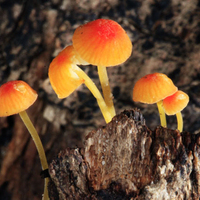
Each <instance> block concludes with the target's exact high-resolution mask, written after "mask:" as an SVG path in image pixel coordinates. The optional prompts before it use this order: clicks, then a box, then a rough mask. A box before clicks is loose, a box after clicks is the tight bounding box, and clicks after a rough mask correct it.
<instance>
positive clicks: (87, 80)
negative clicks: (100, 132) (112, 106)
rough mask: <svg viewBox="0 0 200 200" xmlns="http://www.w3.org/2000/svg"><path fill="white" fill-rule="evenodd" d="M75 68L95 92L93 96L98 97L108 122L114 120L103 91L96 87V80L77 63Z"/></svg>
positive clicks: (91, 90) (92, 91)
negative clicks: (102, 93)
mask: <svg viewBox="0 0 200 200" xmlns="http://www.w3.org/2000/svg"><path fill="white" fill-rule="evenodd" d="M74 70H75V72H76V74H77V75H78V76H79V77H81V78H83V79H84V80H85V85H86V86H87V87H88V89H89V90H90V92H91V93H92V94H93V96H94V97H95V98H96V100H97V103H98V105H99V108H100V110H101V112H102V114H103V117H104V119H105V121H106V123H108V122H110V121H111V120H112V116H111V114H110V113H109V111H108V107H107V105H106V103H105V101H104V99H103V97H102V95H101V93H100V92H99V90H98V88H97V87H96V85H95V84H94V82H93V81H92V80H91V79H90V77H89V76H88V75H87V74H86V73H85V72H84V71H83V70H82V69H81V68H79V67H78V66H77V65H74Z"/></svg>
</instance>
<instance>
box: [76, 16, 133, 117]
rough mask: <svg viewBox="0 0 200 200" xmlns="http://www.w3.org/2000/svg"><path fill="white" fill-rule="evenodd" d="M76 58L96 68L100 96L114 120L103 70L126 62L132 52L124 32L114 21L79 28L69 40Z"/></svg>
mask: <svg viewBox="0 0 200 200" xmlns="http://www.w3.org/2000/svg"><path fill="white" fill-rule="evenodd" d="M72 41H73V46H74V49H75V50H76V52H77V53H78V55H79V56H80V57H81V58H82V59H83V60H85V61H86V62H88V63H90V64H92V65H97V67H98V74H99V79H100V82H101V86H102V90H103V96H104V99H105V102H106V105H107V106H108V109H109V112H110V113H111V115H112V117H113V116H115V109H114V105H113V100H112V98H113V96H112V93H111V89H110V85H109V80H108V75H107V71H106V66H107V67H110V66H115V65H119V64H122V63H123V62H125V61H126V60H127V59H128V58H129V56H130V55H131V52H132V43H131V41H130V39H129V37H128V35H127V34H126V32H125V30H124V29H123V28H122V27H121V26H120V25H119V24H118V23H117V22H115V21H113V20H109V19H97V20H94V21H92V22H89V23H87V24H84V25H82V26H80V27H78V28H77V29H76V30H75V32H74V35H73V38H72Z"/></svg>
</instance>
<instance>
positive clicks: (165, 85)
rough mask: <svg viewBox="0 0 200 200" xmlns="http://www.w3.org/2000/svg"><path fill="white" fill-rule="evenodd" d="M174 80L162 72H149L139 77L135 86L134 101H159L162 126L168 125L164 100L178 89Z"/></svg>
mask: <svg viewBox="0 0 200 200" xmlns="http://www.w3.org/2000/svg"><path fill="white" fill-rule="evenodd" d="M177 90H178V89H177V87H176V86H175V85H174V84H173V82H172V80H171V79H170V78H168V77H167V76H166V75H165V74H162V73H153V74H148V75H146V76H144V77H142V78H141V79H139V80H138V81H137V82H136V84H135V86H134V88H133V101H138V102H142V103H147V104H154V103H157V106H158V111H159V115H160V121H161V126H163V127H167V122H166V116H165V112H164V109H163V103H162V100H163V99H164V98H166V97H168V96H170V95H172V94H174V93H175V92H176V91H177Z"/></svg>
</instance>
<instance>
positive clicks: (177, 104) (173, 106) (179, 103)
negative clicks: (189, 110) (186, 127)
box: [163, 90, 189, 132]
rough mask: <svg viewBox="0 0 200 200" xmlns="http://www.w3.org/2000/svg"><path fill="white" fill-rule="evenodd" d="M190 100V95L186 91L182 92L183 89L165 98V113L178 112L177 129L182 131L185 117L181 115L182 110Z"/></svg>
mask: <svg viewBox="0 0 200 200" xmlns="http://www.w3.org/2000/svg"><path fill="white" fill-rule="evenodd" d="M188 102H189V96H188V95H187V94H186V93H185V92H182V91H181V90H178V91H177V92H176V93H174V94H173V95H171V96H168V97H166V98H165V99H163V107H164V110H165V113H166V114H167V115H175V114H176V118H177V123H178V127H177V129H178V130H179V131H180V132H182V131H183V118H182V115H181V111H182V110H183V109H184V108H185V107H186V106H187V104H188Z"/></svg>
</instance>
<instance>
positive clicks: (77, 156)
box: [49, 109, 200, 200]
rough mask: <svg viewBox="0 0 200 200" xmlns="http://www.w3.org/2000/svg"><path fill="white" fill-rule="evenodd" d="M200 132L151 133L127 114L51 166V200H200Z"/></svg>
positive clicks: (139, 116)
mask: <svg viewBox="0 0 200 200" xmlns="http://www.w3.org/2000/svg"><path fill="white" fill-rule="evenodd" d="M199 145H200V133H199V134H191V133H188V132H182V133H180V132H179V131H177V130H171V129H167V128H163V127H160V126H159V127H157V128H156V129H155V130H154V131H151V130H150V129H149V128H148V127H147V126H146V125H145V120H144V118H143V116H142V114H141V113H140V111H139V110H137V109H135V110H126V111H124V112H122V113H121V114H119V115H117V116H115V117H114V118H113V120H112V121H111V122H110V123H109V124H107V125H106V126H105V127H101V128H99V129H97V131H92V132H90V133H89V134H88V135H87V136H86V137H85V141H84V147H83V148H81V149H79V148H74V149H72V148H71V149H70V148H68V149H66V150H64V151H61V152H60V153H59V154H58V156H57V158H56V159H55V160H53V161H52V163H51V164H50V169H49V173H50V176H51V180H52V182H51V184H50V186H49V191H50V197H51V200H58V199H59V200H65V199H71V200H73V199H74V200H78V199H99V200H100V199H102V200H106V199H108V200H110V199H138V200H144V199H145V200H161V199H163V200H167V199H169V200H170V199H193V200H194V199H199V197H200V190H199V189H200V179H199V175H200V160H199V158H200V147H199Z"/></svg>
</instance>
